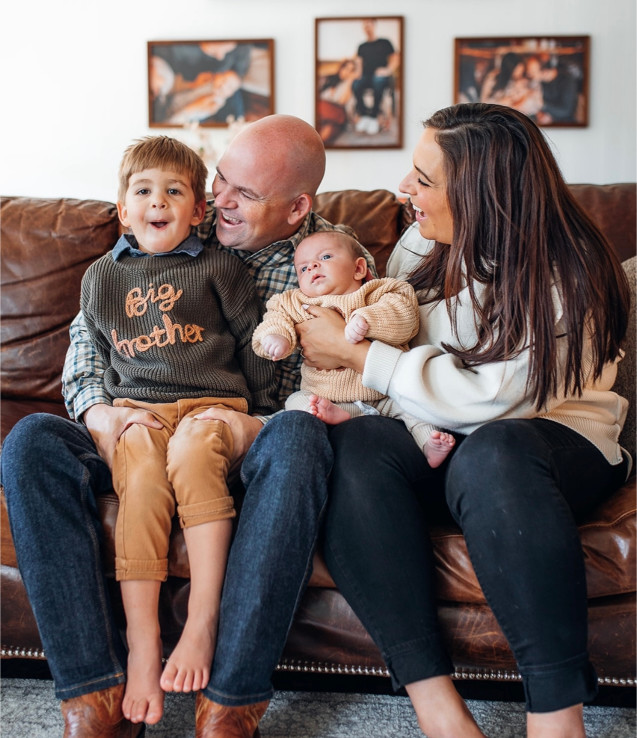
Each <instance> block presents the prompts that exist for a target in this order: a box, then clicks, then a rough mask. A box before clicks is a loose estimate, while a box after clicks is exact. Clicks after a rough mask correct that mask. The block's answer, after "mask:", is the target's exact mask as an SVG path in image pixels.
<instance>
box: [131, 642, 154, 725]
mask: <svg viewBox="0 0 637 738" xmlns="http://www.w3.org/2000/svg"><path fill="white" fill-rule="evenodd" d="M129 649H130V650H129V653H128V677H127V681H126V691H125V692H124V699H123V701H122V712H123V713H124V717H126V718H128V720H130V721H131V722H132V723H148V724H149V725H154V724H155V723H158V722H159V721H160V720H161V716H162V715H163V714H164V693H163V692H162V690H161V687H160V686H159V677H160V675H161V651H162V648H161V640H160V639H159V638H157V639H155V638H143V639H140V640H139V641H138V640H135V639H131V638H129Z"/></svg>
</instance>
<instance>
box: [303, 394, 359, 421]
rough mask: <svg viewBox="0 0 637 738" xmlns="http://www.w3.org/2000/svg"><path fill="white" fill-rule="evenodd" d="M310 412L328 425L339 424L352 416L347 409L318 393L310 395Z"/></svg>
mask: <svg viewBox="0 0 637 738" xmlns="http://www.w3.org/2000/svg"><path fill="white" fill-rule="evenodd" d="M310 412H311V413H312V415H316V417H317V418H318V419H319V420H322V421H323V422H324V423H327V424H328V425H338V424H339V423H344V422H345V421H346V420H349V419H350V418H351V417H352V416H351V415H350V414H349V413H348V412H347V410H343V408H342V407H339V406H338V405H335V404H334V403H333V402H331V401H330V400H326V399H325V397H317V396H316V395H312V396H311V397H310Z"/></svg>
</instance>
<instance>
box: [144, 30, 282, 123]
mask: <svg viewBox="0 0 637 738" xmlns="http://www.w3.org/2000/svg"><path fill="white" fill-rule="evenodd" d="M148 109H149V126H150V127H151V128H152V127H187V126H192V125H193V124H197V125H199V126H227V125H230V124H231V123H233V122H235V121H240V122H248V123H249V122H251V121H254V120H257V119H259V118H263V117H264V116H266V115H270V114H272V113H273V112H274V41H273V40H272V39H251V40H242V41H236V40H224V41H149V42H148Z"/></svg>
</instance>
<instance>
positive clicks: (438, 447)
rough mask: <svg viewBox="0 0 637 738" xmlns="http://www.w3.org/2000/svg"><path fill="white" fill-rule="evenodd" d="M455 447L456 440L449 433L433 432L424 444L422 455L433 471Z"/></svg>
mask: <svg viewBox="0 0 637 738" xmlns="http://www.w3.org/2000/svg"><path fill="white" fill-rule="evenodd" d="M455 445H456V439H455V438H454V437H453V436H452V435H451V433H443V432H442V431H433V432H432V434H431V436H429V439H428V440H427V442H426V443H425V446H424V448H423V453H424V454H425V458H426V459H427V461H428V462H429V466H430V467H431V468H432V469H435V468H436V467H437V466H440V464H442V462H443V461H444V460H445V459H446V458H447V456H449V452H450V451H451V449H452V448H453V447H454V446H455Z"/></svg>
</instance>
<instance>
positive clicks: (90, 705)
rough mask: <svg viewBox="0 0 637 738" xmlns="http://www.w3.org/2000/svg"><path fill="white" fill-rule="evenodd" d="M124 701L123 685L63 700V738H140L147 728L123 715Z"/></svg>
mask: <svg viewBox="0 0 637 738" xmlns="http://www.w3.org/2000/svg"><path fill="white" fill-rule="evenodd" d="M123 698H124V685H123V684H116V685H115V686H114V687H108V688H107V689H100V690H99V691H98V692H89V693H88V694H83V695H81V696H80V697H72V698H71V699H70V700H64V701H63V702H62V704H61V708H62V715H63V716H64V738H140V736H142V735H144V731H145V730H146V726H145V725H144V723H138V724H137V725H135V724H134V723H131V722H130V721H129V720H127V719H126V718H125V717H124V716H123V715H122V699H123Z"/></svg>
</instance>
